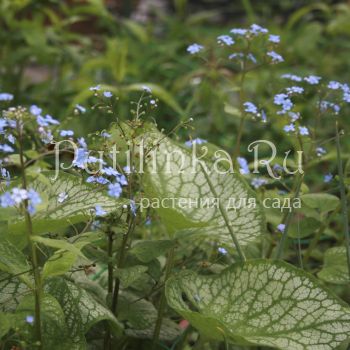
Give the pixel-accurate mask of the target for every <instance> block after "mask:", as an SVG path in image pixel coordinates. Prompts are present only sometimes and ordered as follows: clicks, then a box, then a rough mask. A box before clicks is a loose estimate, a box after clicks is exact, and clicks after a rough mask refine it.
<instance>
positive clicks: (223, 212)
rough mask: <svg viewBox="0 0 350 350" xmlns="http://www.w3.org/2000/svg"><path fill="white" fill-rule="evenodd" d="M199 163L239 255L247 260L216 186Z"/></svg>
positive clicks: (241, 258)
mask: <svg viewBox="0 0 350 350" xmlns="http://www.w3.org/2000/svg"><path fill="white" fill-rule="evenodd" d="M199 164H200V166H201V168H202V171H203V173H204V176H205V178H206V180H207V182H208V185H209V188H210V190H211V192H212V193H213V195H214V196H215V198H217V199H218V201H219V203H218V204H219V210H220V212H221V215H222V217H223V218H224V221H225V224H226V226H227V228H228V231H229V233H230V236H231V238H232V241H233V244H234V245H235V247H236V249H237V253H238V255H239V258H240V260H242V261H243V262H244V261H246V258H245V255H244V253H243V250H242V248H241V246H240V245H239V242H238V239H237V237H236V235H235V233H234V232H233V230H232V227H231V224H230V220H229V218H228V216H227V213H226V210H225V209H224V207H223V206H222V203H221V201H220V198H219V196H218V194H217V193H216V190H215V187H214V185H213V183H212V182H211V180H210V177H209V176H208V174H207V172H206V170H205V169H204V167H203V165H202V163H199Z"/></svg>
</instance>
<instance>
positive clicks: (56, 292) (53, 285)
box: [46, 278, 121, 350]
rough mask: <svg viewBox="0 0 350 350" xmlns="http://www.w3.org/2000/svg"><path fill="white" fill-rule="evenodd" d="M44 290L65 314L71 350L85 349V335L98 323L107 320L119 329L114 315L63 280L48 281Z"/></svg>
mask: <svg viewBox="0 0 350 350" xmlns="http://www.w3.org/2000/svg"><path fill="white" fill-rule="evenodd" d="M46 290H47V292H48V293H49V294H51V295H53V296H54V297H55V298H56V299H57V300H58V302H59V303H60V305H61V307H62V309H63V312H64V314H65V319H66V323H67V326H68V330H69V336H70V338H71V339H72V342H73V343H74V346H72V348H71V349H72V350H80V349H81V350H83V349H85V348H86V340H85V334H86V332H87V331H88V330H89V329H90V327H92V326H93V325H94V324H96V323H97V322H99V321H102V320H108V321H110V323H111V325H112V326H114V328H115V329H119V330H120V329H121V326H120V324H119V323H118V321H117V319H116V318H115V317H114V315H113V314H112V313H111V312H110V311H109V310H108V309H107V308H106V307H105V306H103V305H102V304H100V303H98V302H97V301H96V299H94V298H93V297H92V296H91V295H90V294H89V293H88V292H87V291H85V290H83V289H82V288H80V287H79V286H77V285H76V284H75V283H73V282H70V281H67V280H65V279H63V278H53V279H51V280H48V282H47V285H46Z"/></svg>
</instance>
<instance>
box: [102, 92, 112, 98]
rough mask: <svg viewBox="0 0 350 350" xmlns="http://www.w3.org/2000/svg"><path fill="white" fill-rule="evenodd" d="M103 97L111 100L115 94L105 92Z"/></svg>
mask: <svg viewBox="0 0 350 350" xmlns="http://www.w3.org/2000/svg"><path fill="white" fill-rule="evenodd" d="M103 96H104V97H107V98H110V97H112V96H113V94H112V93H111V92H110V91H104V92H103Z"/></svg>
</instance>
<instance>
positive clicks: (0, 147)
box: [0, 143, 15, 153]
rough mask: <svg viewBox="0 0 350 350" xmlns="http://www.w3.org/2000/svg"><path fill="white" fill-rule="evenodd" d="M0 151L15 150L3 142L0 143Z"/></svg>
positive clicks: (8, 151)
mask: <svg viewBox="0 0 350 350" xmlns="http://www.w3.org/2000/svg"><path fill="white" fill-rule="evenodd" d="M0 151H2V152H4V153H12V152H14V151H15V150H14V149H13V148H12V147H11V146H10V145H8V144H6V143H5V144H3V145H0Z"/></svg>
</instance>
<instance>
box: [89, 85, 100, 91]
mask: <svg viewBox="0 0 350 350" xmlns="http://www.w3.org/2000/svg"><path fill="white" fill-rule="evenodd" d="M89 90H90V91H99V90H101V85H100V84H99V85H96V86H91V87H89Z"/></svg>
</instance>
